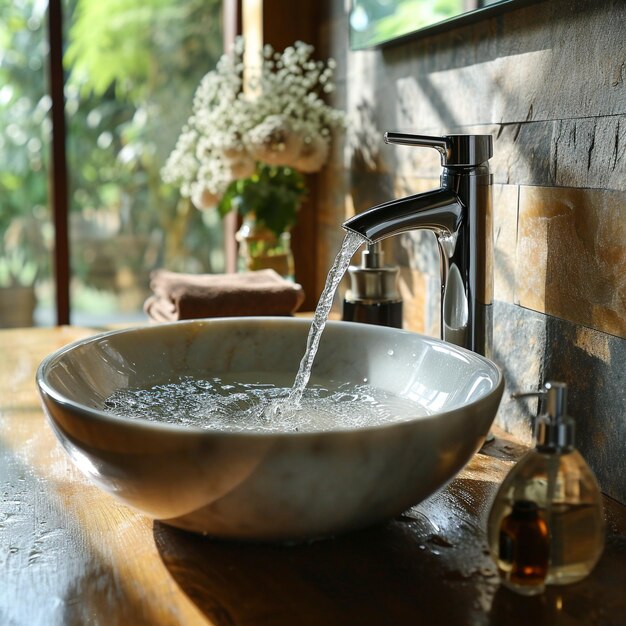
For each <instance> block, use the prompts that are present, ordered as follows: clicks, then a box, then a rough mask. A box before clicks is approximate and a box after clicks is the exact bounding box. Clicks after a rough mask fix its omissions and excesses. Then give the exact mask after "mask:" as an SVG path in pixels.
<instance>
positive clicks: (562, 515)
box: [487, 382, 604, 595]
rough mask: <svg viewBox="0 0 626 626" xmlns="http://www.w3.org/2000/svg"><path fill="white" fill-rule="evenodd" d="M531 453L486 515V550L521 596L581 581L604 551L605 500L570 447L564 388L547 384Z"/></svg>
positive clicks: (571, 439) (504, 484) (570, 428)
mask: <svg viewBox="0 0 626 626" xmlns="http://www.w3.org/2000/svg"><path fill="white" fill-rule="evenodd" d="M520 395H538V396H540V397H541V398H543V399H544V406H545V407H546V408H545V411H544V412H543V413H542V414H541V415H540V416H539V417H538V418H537V422H536V428H535V438H536V447H535V448H534V449H533V450H530V451H529V452H527V453H526V454H525V455H524V456H523V457H522V458H521V459H520V461H519V462H518V463H517V464H516V465H515V466H514V467H513V469H512V470H511V471H510V472H509V474H508V475H507V476H506V478H505V479H504V481H503V482H502V485H501V486H500V488H499V490H498V492H497V494H496V497H495V499H494V502H493V505H492V507H491V512H490V514H489V521H488V528H487V530H488V539H489V549H490V551H491V554H492V556H493V559H494V561H495V562H496V564H497V566H498V571H499V573H500V577H501V579H502V582H503V584H504V585H505V586H507V587H509V588H510V589H512V590H514V591H516V592H518V593H522V594H525V595H533V594H537V593H541V592H542V591H543V590H544V586H545V585H566V584H569V583H575V582H577V581H579V580H582V579H583V578H584V577H585V576H587V574H589V573H590V572H591V570H592V569H593V567H594V566H595V564H596V563H597V562H598V559H599V558H600V555H601V554H602V550H603V548H604V516H603V511H602V494H601V492H600V488H599V487H598V483H597V482H596V479H595V476H594V475H593V473H592V472H591V470H590V469H589V466H588V465H587V463H586V462H585V460H584V458H583V457H582V456H581V454H580V453H579V452H578V450H576V448H575V446H574V444H575V439H574V420H573V419H572V418H571V417H570V416H569V415H568V414H567V385H566V384H565V383H560V382H548V383H546V384H545V387H544V390H543V391H541V392H538V393H532V394H520Z"/></svg>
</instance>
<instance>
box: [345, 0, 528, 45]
mask: <svg viewBox="0 0 626 626" xmlns="http://www.w3.org/2000/svg"><path fill="white" fill-rule="evenodd" d="M514 2H515V3H516V4H519V3H520V0H352V8H351V10H350V47H351V48H352V49H353V50H361V49H363V48H376V47H381V46H383V45H385V44H388V43H391V42H394V43H395V42H398V41H402V40H405V39H407V38H408V37H410V36H413V34H414V33H416V32H419V33H424V32H428V33H429V34H430V33H434V32H437V31H439V30H443V29H444V28H448V27H449V26H450V24H451V23H452V24H454V25H455V26H456V25H457V24H459V23H462V22H469V21H472V20H476V19H479V18H482V17H485V16H487V15H491V14H493V13H495V12H496V11H497V10H501V9H503V8H506V6H507V5H510V4H513V3H514Z"/></svg>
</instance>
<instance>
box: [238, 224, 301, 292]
mask: <svg viewBox="0 0 626 626" xmlns="http://www.w3.org/2000/svg"><path fill="white" fill-rule="evenodd" d="M235 238H236V240H237V242H238V244H239V250H238V269H239V271H240V272H254V271H257V270H263V269H273V270H275V271H276V272H278V274H280V275H281V276H282V277H283V278H286V279H288V280H294V261H293V253H292V251H291V234H290V233H289V232H283V233H281V234H280V235H279V236H277V235H276V233H274V232H273V231H271V230H270V229H269V228H267V227H265V226H263V225H262V224H259V223H258V222H257V221H256V220H255V219H254V218H251V217H249V216H246V218H244V221H243V224H242V225H241V228H240V229H239V230H238V231H237V233H236V235H235Z"/></svg>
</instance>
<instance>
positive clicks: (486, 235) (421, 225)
mask: <svg viewBox="0 0 626 626" xmlns="http://www.w3.org/2000/svg"><path fill="white" fill-rule="evenodd" d="M385 142H386V143H390V144H398V145H405V146H425V147H430V148H435V149H436V150H438V151H439V153H440V155H441V165H442V167H443V170H442V172H441V186H440V187H439V189H435V190H432V191H428V192H426V193H418V194H415V195H412V196H408V197H406V198H399V199H395V200H390V201H389V202H385V203H383V204H379V205H377V206H375V207H373V208H371V209H369V210H367V211H364V212H363V213H359V214H357V215H355V216H354V217H352V218H350V219H349V220H347V221H346V222H345V223H344V224H343V228H345V229H346V230H349V231H353V232H356V233H358V234H360V235H361V236H362V237H364V238H365V239H366V240H367V241H368V242H370V243H375V242H377V241H380V240H381V239H385V238H386V237H391V236H393V235H398V234H400V233H403V232H407V231H410V230H416V229H426V230H430V231H433V232H434V233H435V235H436V237H437V244H438V248H439V260H440V272H441V338H442V339H443V340H444V341H448V342H450V343H453V344H456V345H458V346H461V347H464V348H468V349H470V350H472V351H474V352H477V353H479V354H482V355H483V356H486V357H491V343H492V322H493V312H492V301H493V233H492V230H493V227H492V201H491V188H492V187H491V186H492V175H491V174H490V173H489V162H488V161H489V159H490V158H491V156H492V155H493V144H492V138H491V135H445V136H443V137H428V136H425V135H410V134H405V133H395V132H394V133H392V132H388V133H385Z"/></svg>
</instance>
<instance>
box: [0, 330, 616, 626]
mask: <svg viewBox="0 0 626 626" xmlns="http://www.w3.org/2000/svg"><path fill="white" fill-rule="evenodd" d="M94 332H96V330H95V329H81V328H70V327H64V328H49V329H18V330H4V331H0V478H1V481H2V483H1V486H2V499H1V501H0V625H2V626H39V625H42V626H57V625H72V626H73V625H83V624H103V625H106V626H114V625H118V624H119V625H122V624H124V625H125V624H128V625H133V626H139V625H143V624H149V625H151V626H162V625H163V626H164V625H166V624H167V625H170V624H171V625H176V626H179V625H185V626H187V625H190V626H196V625H208V624H211V625H214V626H308V625H318V626H321V625H324V626H335V625H337V626H351V625H352V624H354V625H358V626H366V625H370V624H372V625H377V626H387V625H400V624H403V625H404V624H406V625H410V624H420V625H422V624H423V625H426V626H437V625H439V624H441V625H450V626H474V625H497V626H504V625H506V626H515V625H516V624H524V625H527V624H533V625H534V626H538V625H543V624H546V625H548V624H549V625H550V626H559V625H563V626H570V625H581V626H583V625H584V626H592V625H612V626H624V625H625V624H626V594H625V593H624V592H625V591H626V507H623V506H621V505H619V504H617V503H616V502H614V501H611V500H609V499H606V500H605V515H606V518H607V527H608V531H607V544H606V549H605V552H604V554H603V557H602V559H601V561H600V563H599V564H598V566H597V567H596V569H595V570H594V571H593V572H592V574H591V575H590V576H589V577H588V578H587V579H585V580H584V581H582V582H581V583H578V584H575V585H570V586H568V587H560V588H555V587H552V588H549V589H548V590H547V592H546V593H545V594H543V595H542V596H539V597H534V598H524V597H520V596H517V595H515V594H513V593H511V592H510V591H508V590H506V589H504V588H502V587H500V585H499V582H498V577H497V575H496V571H495V567H494V566H493V564H492V562H491V560H490V557H489V555H488V553H487V546H486V540H485V536H484V528H485V520H486V516H487V514H488V511H489V504H490V502H491V498H492V497H493V495H494V494H495V490H496V488H497V485H498V483H499V481H500V480H501V479H502V478H503V476H504V475H505V473H506V472H507V471H508V470H509V469H510V467H511V466H512V463H513V459H515V458H517V457H519V455H520V454H521V452H522V451H523V450H522V449H521V448H520V447H519V446H517V445H516V444H515V443H514V442H513V441H511V440H510V439H507V438H506V436H505V435H504V434H503V433H499V435H501V436H499V437H498V438H497V439H496V441H495V442H494V443H492V444H489V445H488V446H486V447H485V449H484V450H483V451H482V452H481V453H479V454H477V455H476V456H475V457H474V458H473V460H472V461H471V462H470V463H469V464H468V466H467V467H466V469H465V470H464V471H463V472H462V473H461V474H460V475H459V476H458V477H457V478H456V479H455V480H454V481H453V482H452V483H450V485H448V486H447V487H446V488H445V489H443V490H442V491H440V492H438V493H436V494H435V495H433V496H432V497H431V498H429V499H428V500H427V501H425V502H423V503H422V504H420V505H419V506H417V507H414V508H412V509H410V510H409V511H407V512H406V513H405V514H404V515H402V516H400V517H399V518H397V519H395V520H393V521H391V522H389V523H388V524H386V525H384V526H381V527H376V528H371V529H369V530H365V531H360V532H355V533H352V534H349V535H346V536H343V537H339V538H335V539H329V540H325V541H319V542H316V543H312V544H306V545H299V546H293V547H285V546H271V545H256V544H238V543H229V542H222V541H217V540H213V539H210V538H205V537H201V536H197V535H193V534H190V533H186V532H183V531H179V530H176V529H173V528H169V527H167V526H165V525H163V524H160V523H158V522H153V521H151V520H149V519H147V518H146V517H144V516H142V515H141V514H139V513H137V512H134V511H133V510H131V509H128V508H126V507H124V506H122V505H119V504H117V503H116V502H115V501H114V500H113V499H112V498H111V497H110V496H109V495H107V494H105V493H104V492H101V491H100V490H98V489H97V488H96V487H94V486H92V485H91V484H90V483H88V482H87V481H86V479H85V478H83V476H82V474H81V473H80V472H79V470H78V469H77V468H76V467H75V466H74V465H73V464H72V462H71V461H70V460H69V457H68V456H67V455H66V453H65V452H64V451H63V449H62V448H61V446H60V445H59V444H58V443H57V441H56V439H55V437H54V435H53V433H52V431H51V430H50V428H49V427H48V425H47V423H46V420H45V417H44V415H43V412H42V410H41V407H40V403H39V396H38V393H37V390H36V387H35V382H34V376H35V371H36V368H37V366H38V364H39V362H40V361H41V360H42V358H43V357H44V356H46V355H47V354H49V353H50V352H52V351H54V350H56V349H58V348H60V347H61V346H63V345H65V344H66V343H68V342H70V341H73V340H76V339H80V338H82V337H85V336H88V335H91V334H93V333H94Z"/></svg>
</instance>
